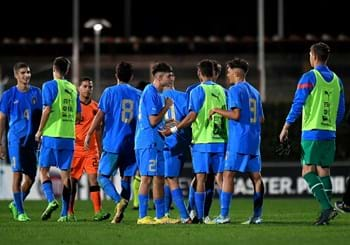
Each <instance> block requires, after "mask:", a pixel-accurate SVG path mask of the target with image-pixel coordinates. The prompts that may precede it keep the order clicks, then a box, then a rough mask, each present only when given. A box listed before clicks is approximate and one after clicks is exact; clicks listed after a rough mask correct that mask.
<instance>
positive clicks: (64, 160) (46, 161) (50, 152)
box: [39, 145, 74, 171]
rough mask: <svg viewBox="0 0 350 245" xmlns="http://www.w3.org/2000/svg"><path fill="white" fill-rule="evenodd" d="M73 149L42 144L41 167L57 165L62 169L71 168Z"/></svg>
mask: <svg viewBox="0 0 350 245" xmlns="http://www.w3.org/2000/svg"><path fill="white" fill-rule="evenodd" d="M73 153H74V151H73V150H67V149H53V148H47V147H44V146H43V145H41V148H40V155H39V166H40V167H41V168H49V167H57V168H59V169H60V170H64V171H66V170H69V169H70V168H71V165H72V160H73Z"/></svg>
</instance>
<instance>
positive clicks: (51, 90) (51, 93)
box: [42, 82, 58, 106]
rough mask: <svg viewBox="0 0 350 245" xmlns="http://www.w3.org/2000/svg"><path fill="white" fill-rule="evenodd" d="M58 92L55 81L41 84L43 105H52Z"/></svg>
mask: <svg viewBox="0 0 350 245" xmlns="http://www.w3.org/2000/svg"><path fill="white" fill-rule="evenodd" d="M57 94H58V88H57V83H56V82H46V83H44V85H43V92H42V98H43V100H42V101H43V105H44V106H52V104H53V102H54V101H55V99H56V97H57Z"/></svg>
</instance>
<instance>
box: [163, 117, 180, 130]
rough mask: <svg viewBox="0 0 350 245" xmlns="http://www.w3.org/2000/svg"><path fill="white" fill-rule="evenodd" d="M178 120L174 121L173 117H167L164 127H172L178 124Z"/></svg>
mask: <svg viewBox="0 0 350 245" xmlns="http://www.w3.org/2000/svg"><path fill="white" fill-rule="evenodd" d="M178 123H179V122H178V121H176V120H175V119H169V120H166V121H165V128H171V127H174V126H176V125H177V124H178Z"/></svg>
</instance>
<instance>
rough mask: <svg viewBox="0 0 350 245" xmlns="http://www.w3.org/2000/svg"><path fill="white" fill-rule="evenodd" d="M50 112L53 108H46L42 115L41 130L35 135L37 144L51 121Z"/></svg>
mask: <svg viewBox="0 0 350 245" xmlns="http://www.w3.org/2000/svg"><path fill="white" fill-rule="evenodd" d="M50 112H51V106H44V109H43V113H42V114H41V118H40V124H39V128H38V131H37V132H36V134H35V140H36V141H37V142H40V140H41V136H42V135H43V129H44V127H45V125H46V123H47V120H48V119H49V115H50Z"/></svg>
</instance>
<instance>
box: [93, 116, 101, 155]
mask: <svg viewBox="0 0 350 245" xmlns="http://www.w3.org/2000/svg"><path fill="white" fill-rule="evenodd" d="M101 135H102V122H101V123H100V124H99V125H98V126H97V127H96V130H95V136H96V143H97V149H98V152H100V154H101V152H102V146H101Z"/></svg>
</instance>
